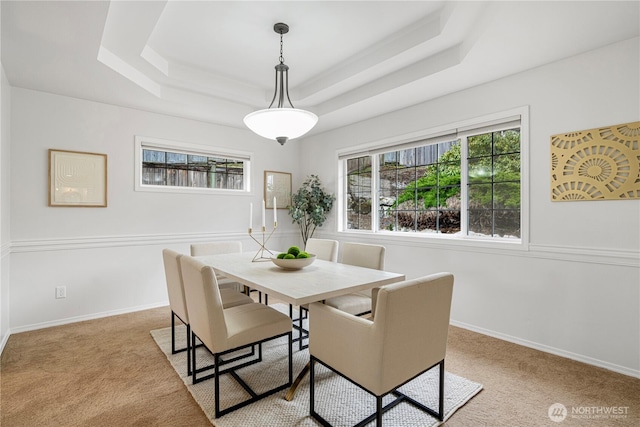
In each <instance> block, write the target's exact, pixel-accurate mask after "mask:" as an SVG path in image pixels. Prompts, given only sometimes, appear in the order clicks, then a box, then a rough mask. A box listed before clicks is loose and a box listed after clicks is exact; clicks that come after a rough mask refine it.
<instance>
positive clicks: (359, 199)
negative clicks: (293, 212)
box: [339, 115, 523, 241]
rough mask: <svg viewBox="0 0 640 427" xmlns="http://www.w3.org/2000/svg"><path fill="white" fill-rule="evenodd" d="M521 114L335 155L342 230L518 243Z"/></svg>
mask: <svg viewBox="0 0 640 427" xmlns="http://www.w3.org/2000/svg"><path fill="white" fill-rule="evenodd" d="M521 127H522V126H521V119H520V115H518V116H517V117H514V116H513V115H511V116H509V117H505V118H503V119H500V120H492V122H491V123H489V124H487V123H482V124H477V125H473V126H468V125H467V126H465V127H464V128H462V127H457V128H455V129H452V130H450V131H446V132H440V133H439V134H438V135H437V136H433V137H429V138H424V137H423V138H415V139H412V140H408V141H403V142H402V143H396V144H394V143H389V144H386V145H381V146H376V147H375V148H368V149H367V148H365V149H361V150H360V152H358V151H356V152H354V153H349V154H341V155H339V158H340V161H341V162H342V165H341V167H342V168H343V171H344V181H343V182H342V184H343V185H342V188H343V191H344V193H343V194H342V197H343V206H344V209H343V214H342V216H343V219H342V227H341V229H342V230H343V231H348V230H360V231H369V232H376V233H382V232H385V233H388V232H391V233H396V234H398V233H403V234H408V233H415V234H418V233H419V234H420V235H421V236H429V235H431V236H434V235H438V236H447V235H448V236H451V237H452V238H463V239H489V240H496V239H501V240H504V239H509V240H511V241H521V239H522V237H523V236H522V229H523V226H522V224H523V216H522V212H523V209H522V200H523V197H522V194H521V193H522V191H521V189H522V188H523V183H522V181H523V175H522V165H523V162H522V156H521V152H522V147H523V141H522V132H521Z"/></svg>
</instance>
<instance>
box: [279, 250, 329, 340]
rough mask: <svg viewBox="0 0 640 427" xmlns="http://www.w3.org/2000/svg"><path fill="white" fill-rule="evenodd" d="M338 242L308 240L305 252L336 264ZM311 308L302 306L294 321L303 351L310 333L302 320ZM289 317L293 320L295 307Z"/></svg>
mask: <svg viewBox="0 0 640 427" xmlns="http://www.w3.org/2000/svg"><path fill="white" fill-rule="evenodd" d="M338 245H339V243H338V241H337V240H330V239H314V238H310V239H307V244H306V245H305V247H304V250H305V252H308V253H310V254H314V255H315V256H316V258H317V259H321V260H324V261H331V262H336V261H338ZM308 310H309V307H308V305H307V304H304V305H301V306H300V307H299V309H298V318H297V319H294V322H295V321H297V322H298V324H297V325H296V324H295V323H294V328H296V330H298V332H299V335H298V338H296V339H295V340H294V341H298V349H299V350H302V349H303V348H306V346H305V345H303V340H304V339H306V338H308V337H309V331H307V330H305V329H304V328H303V327H302V320H303V319H306V317H307V316H306V315H307V313H308ZM289 316H290V317H291V318H292V319H293V307H292V306H291V304H289Z"/></svg>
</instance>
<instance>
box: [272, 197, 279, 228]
mask: <svg viewBox="0 0 640 427" xmlns="http://www.w3.org/2000/svg"><path fill="white" fill-rule="evenodd" d="M276 209H278V208H277V207H276V198H275V197H274V198H273V224H274V225H275V224H277V223H278V212H277V210H276Z"/></svg>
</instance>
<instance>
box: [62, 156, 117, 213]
mask: <svg viewBox="0 0 640 427" xmlns="http://www.w3.org/2000/svg"><path fill="white" fill-rule="evenodd" d="M49 206H53V207H56V206H67V207H69V206H74V207H100V208H103V207H106V206H107V155H106V154H97V153H84V152H80V151H67V150H54V149H50V150H49Z"/></svg>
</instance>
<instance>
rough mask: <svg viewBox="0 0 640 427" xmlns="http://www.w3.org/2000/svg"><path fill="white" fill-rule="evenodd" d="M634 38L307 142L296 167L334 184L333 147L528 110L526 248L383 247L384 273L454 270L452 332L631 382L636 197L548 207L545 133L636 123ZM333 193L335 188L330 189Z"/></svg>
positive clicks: (638, 324)
mask: <svg viewBox="0 0 640 427" xmlns="http://www.w3.org/2000/svg"><path fill="white" fill-rule="evenodd" d="M639 50H640V46H639V41H638V38H635V39H633V40H628V41H625V42H621V43H617V44H614V45H611V46H608V47H605V48H602V49H598V50H596V51H592V52H588V53H585V54H582V55H579V56H575V57H572V58H568V59H566V60H563V61H560V62H557V63H553V64H549V65H546V66H543V67H539V68H537V69H534V70H530V71H527V72H523V73H520V74H517V75H514V76H510V77H508V78H504V79H501V80H498V81H495V82H492V83H489V84H484V85H482V86H478V87H475V88H471V89H468V90H464V91H461V92H458V93H455V94H452V95H449V96H445V97H442V98H439V99H435V100H433V101H431V102H427V103H424V104H420V105H417V106H414V107H411V108H407V109H405V110H402V111H397V112H394V113H390V114H387V115H384V116H381V117H378V118H375V119H372V120H368V121H366V122H362V123H358V124H355V125H352V126H348V127H344V128H341V129H337V130H335V131H332V132H328V133H325V134H322V135H318V136H314V137H311V138H308V139H306V140H305V141H304V146H303V149H304V156H303V160H304V162H303V169H304V170H306V171H307V173H317V174H319V175H320V177H321V179H322V180H323V182H325V183H326V184H327V185H328V186H331V187H333V188H335V186H336V180H335V171H336V160H335V159H336V150H339V149H342V148H345V147H349V146H356V145H360V144H364V143H367V142H372V141H378V140H383V139H385V138H389V137H393V136H398V135H403V134H409V133H412V132H415V131H419V130H424V129H430V128H435V127H438V126H442V125H446V124H449V123H455V122H459V121H463V120H467V119H471V118H475V117H481V116H484V115H487V114H491V113H495V112H500V111H506V110H509V109H512V108H515V107H520V106H525V105H527V106H529V108H530V135H529V136H530V152H529V154H530V186H529V203H530V210H529V215H530V225H529V232H530V245H529V250H528V251H525V252H522V251H513V252H510V251H497V250H495V251H491V250H487V249H478V250H473V249H469V248H461V247H456V246H455V245H453V244H448V243H447V242H441V241H440V242H437V243H434V242H433V241H430V242H425V241H424V240H422V241H421V240H416V239H408V238H404V239H403V238H389V237H387V238H381V237H380V236H362V235H359V234H354V233H330V232H328V231H329V230H331V229H333V230H335V229H336V228H335V220H334V221H333V223H332V224H330V227H325V229H324V230H323V232H324V235H326V236H333V237H336V238H338V239H340V240H342V241H347V240H350V241H365V242H381V243H383V244H384V245H385V246H387V257H388V258H387V263H386V266H387V268H388V269H389V270H393V271H399V272H403V273H405V274H407V276H409V277H416V276H420V275H424V274H429V273H433V272H437V271H451V272H453V273H454V274H455V277H456V283H455V295H454V301H453V308H452V319H453V320H454V322H455V323H456V324H458V325H461V326H464V327H467V328H470V329H474V330H478V331H481V332H484V333H487V334H490V335H494V336H498V337H501V338H505V339H508V340H511V341H515V342H519V343H523V344H525V345H529V346H532V347H536V348H540V349H543V350H546V351H550V352H553V353H557V354H561V355H564V356H568V357H572V358H575V359H578V360H583V361H586V362H588V363H592V364H596V365H600V366H604V367H606V368H609V369H612V370H616V371H619V372H623V373H626V374H629V375H634V376H640V289H639V288H640V268H639V266H640V262H639V259H640V201H639V200H631V201H630V200H626V201H598V202H565V203H552V202H551V200H550V199H551V197H550V185H551V184H550V136H551V135H553V134H558V133H565V132H571V131H576V130H582V129H589V128H595V127H599V126H608V125H614V124H618V123H625V122H632V121H638V120H640V105H639V103H638V99H640V96H639V95H640V85H639V80H640V79H639V77H638V76H640V67H639ZM336 191H337V188H336Z"/></svg>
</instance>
